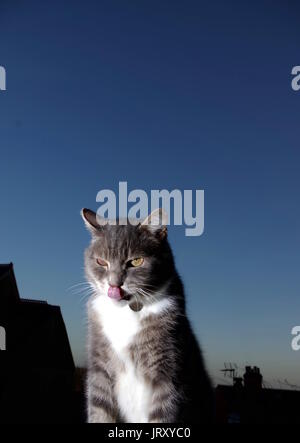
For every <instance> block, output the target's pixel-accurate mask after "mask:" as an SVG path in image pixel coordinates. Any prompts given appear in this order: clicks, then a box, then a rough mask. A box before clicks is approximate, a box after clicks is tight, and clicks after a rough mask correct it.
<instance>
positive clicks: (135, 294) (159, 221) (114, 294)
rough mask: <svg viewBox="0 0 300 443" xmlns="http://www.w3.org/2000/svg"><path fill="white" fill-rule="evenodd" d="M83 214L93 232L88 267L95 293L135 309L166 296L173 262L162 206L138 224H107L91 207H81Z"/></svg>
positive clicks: (88, 252) (87, 258)
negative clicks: (166, 287)
mask: <svg viewBox="0 0 300 443" xmlns="http://www.w3.org/2000/svg"><path fill="white" fill-rule="evenodd" d="M82 217H83V220H84V222H85V224H86V226H87V228H88V230H89V231H90V232H91V234H92V241H91V243H90V246H89V247H88V248H87V250H86V253H85V270H86V276H87V279H88V281H89V283H90V284H91V285H92V287H93V289H94V291H95V295H96V296H103V297H108V298H110V299H113V300H114V302H115V303H116V304H119V305H120V306H121V305H124V303H129V304H130V306H131V307H136V310H138V309H139V307H140V306H143V305H145V304H150V303H152V302H153V301H156V300H157V299H159V298H160V297H163V294H164V291H163V289H164V287H165V286H166V285H167V283H168V281H169V279H170V277H171V276H172V273H173V269H174V263H173V257H172V252H171V249H170V246H169V244H168V241H167V227H166V223H167V215H166V213H165V212H164V211H163V210H162V209H158V210H156V211H153V212H152V213H151V214H150V215H149V216H148V217H147V218H146V219H145V220H144V221H143V222H141V223H136V224H132V223H129V222H127V221H126V224H125V223H124V220H123V221H120V220H116V221H115V224H107V223H105V221H104V220H102V219H99V217H98V216H97V215H96V214H95V212H93V211H91V210H89V209H83V210H82Z"/></svg>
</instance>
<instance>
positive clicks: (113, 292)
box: [107, 286, 123, 300]
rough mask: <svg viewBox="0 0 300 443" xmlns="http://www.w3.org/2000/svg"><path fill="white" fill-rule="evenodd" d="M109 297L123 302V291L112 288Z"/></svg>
mask: <svg viewBox="0 0 300 443" xmlns="http://www.w3.org/2000/svg"><path fill="white" fill-rule="evenodd" d="M107 295H108V296H109V297H110V298H113V299H114V300H121V299H122V297H123V291H122V289H121V288H119V287H118V286H110V287H109V288H108V292H107Z"/></svg>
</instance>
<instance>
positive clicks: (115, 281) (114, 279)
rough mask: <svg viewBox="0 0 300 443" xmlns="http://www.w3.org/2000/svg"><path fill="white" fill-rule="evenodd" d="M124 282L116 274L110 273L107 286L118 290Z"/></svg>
mask: <svg viewBox="0 0 300 443" xmlns="http://www.w3.org/2000/svg"><path fill="white" fill-rule="evenodd" d="M123 283H124V281H123V278H122V276H121V275H117V274H116V273H111V275H110V276H109V279H108V284H109V286H112V287H117V288H120V287H121V286H122V285H123Z"/></svg>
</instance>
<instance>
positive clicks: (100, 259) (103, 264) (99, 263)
mask: <svg viewBox="0 0 300 443" xmlns="http://www.w3.org/2000/svg"><path fill="white" fill-rule="evenodd" d="M97 263H98V265H100V266H103V267H107V266H108V263H107V262H106V261H105V260H103V259H102V258H97Z"/></svg>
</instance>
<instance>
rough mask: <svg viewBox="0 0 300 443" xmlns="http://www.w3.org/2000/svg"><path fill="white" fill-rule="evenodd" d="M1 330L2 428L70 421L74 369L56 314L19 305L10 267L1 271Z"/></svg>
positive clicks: (44, 306) (41, 306) (40, 306)
mask: <svg viewBox="0 0 300 443" xmlns="http://www.w3.org/2000/svg"><path fill="white" fill-rule="evenodd" d="M0 326H2V327H3V328H4V329H5V332H6V350H4V351H0V422H12V423H20V422H25V423H28V422H32V423H39V422H45V423H47V422H63V423H65V422H69V421H73V420H74V414H73V412H72V407H73V403H74V402H73V400H74V399H73V397H72V395H73V393H74V371H75V366H74V361H73V356H72V352H71V348H70V344H69V340H68V335H67V331H66V328H65V324H64V321H63V318H62V314H61V311H60V308H59V307H58V306H52V305H49V304H48V303H47V302H39V301H36V300H29V299H22V298H21V297H20V295H19V291H18V287H17V283H16V279H15V275H14V269H13V265H12V264H6V265H0ZM73 410H74V409H73Z"/></svg>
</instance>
